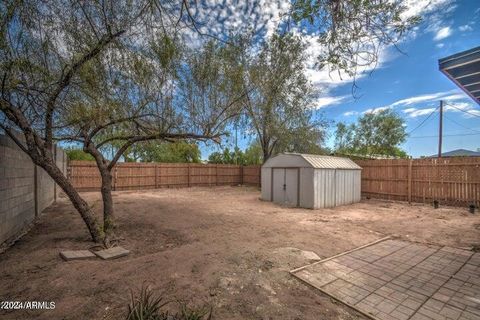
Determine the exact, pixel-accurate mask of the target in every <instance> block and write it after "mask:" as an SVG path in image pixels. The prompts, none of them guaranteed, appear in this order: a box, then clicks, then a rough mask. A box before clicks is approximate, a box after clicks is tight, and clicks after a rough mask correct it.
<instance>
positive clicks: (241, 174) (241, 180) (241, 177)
mask: <svg viewBox="0 0 480 320" xmlns="http://www.w3.org/2000/svg"><path fill="white" fill-rule="evenodd" d="M240 185H242V186H243V165H240Z"/></svg>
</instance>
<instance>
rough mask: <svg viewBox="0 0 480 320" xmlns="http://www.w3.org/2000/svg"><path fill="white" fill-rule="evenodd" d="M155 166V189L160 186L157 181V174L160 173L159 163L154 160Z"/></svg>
mask: <svg viewBox="0 0 480 320" xmlns="http://www.w3.org/2000/svg"><path fill="white" fill-rule="evenodd" d="M153 166H154V168H155V189H157V188H158V182H157V175H158V172H157V171H158V169H157V167H158V165H157V163H155V162H154V163H153Z"/></svg>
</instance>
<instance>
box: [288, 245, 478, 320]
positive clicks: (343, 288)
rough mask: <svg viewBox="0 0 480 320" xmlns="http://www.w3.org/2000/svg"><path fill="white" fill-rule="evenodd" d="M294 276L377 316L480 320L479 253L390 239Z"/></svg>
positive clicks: (384, 318) (399, 319)
mask: <svg viewBox="0 0 480 320" xmlns="http://www.w3.org/2000/svg"><path fill="white" fill-rule="evenodd" d="M292 274H293V275H294V276H296V277H298V278H299V279H301V280H303V281H305V282H306V283H308V284H310V285H312V286H313V287H315V288H317V289H319V290H321V291H322V292H324V293H326V294H328V295H330V296H332V297H334V298H336V299H338V300H340V301H341V302H343V303H345V304H347V305H349V306H351V307H353V308H355V309H357V310H358V311H360V312H362V313H364V314H365V315H368V316H370V317H371V318H374V319H381V320H407V319H412V320H431V319H435V320H437V319H438V320H447V319H454V320H457V319H480V253H474V252H472V251H467V250H461V249H455V248H451V247H439V246H433V245H424V244H418V243H411V242H406V241H400V240H392V239H389V240H385V241H382V242H379V243H376V244H373V245H371V246H367V247H364V248H361V249H359V250H354V251H352V252H349V253H346V254H344V255H339V256H337V257H334V258H332V259H325V260H322V261H319V262H316V263H313V264H311V265H308V266H306V267H304V268H300V269H297V270H293V271H292Z"/></svg>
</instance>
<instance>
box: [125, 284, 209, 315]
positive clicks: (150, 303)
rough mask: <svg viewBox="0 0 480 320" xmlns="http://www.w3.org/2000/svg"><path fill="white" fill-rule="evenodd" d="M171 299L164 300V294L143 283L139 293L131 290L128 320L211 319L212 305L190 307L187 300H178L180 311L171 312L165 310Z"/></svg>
mask: <svg viewBox="0 0 480 320" xmlns="http://www.w3.org/2000/svg"><path fill="white" fill-rule="evenodd" d="M169 303H171V301H169V300H164V299H163V297H162V295H159V296H157V295H155V293H154V291H153V290H152V289H151V288H150V286H147V285H145V284H143V285H142V287H141V289H140V293H139V295H138V296H137V295H135V294H134V292H133V290H132V291H131V298H130V303H129V305H128V314H127V317H126V319H127V320H211V319H212V307H211V306H210V307H209V306H200V307H197V306H194V307H190V306H189V305H188V304H187V303H186V302H183V301H177V303H178V310H179V311H178V312H177V313H176V314H169V312H168V310H163V309H164V308H165V307H166V306H167V305H168V304H169Z"/></svg>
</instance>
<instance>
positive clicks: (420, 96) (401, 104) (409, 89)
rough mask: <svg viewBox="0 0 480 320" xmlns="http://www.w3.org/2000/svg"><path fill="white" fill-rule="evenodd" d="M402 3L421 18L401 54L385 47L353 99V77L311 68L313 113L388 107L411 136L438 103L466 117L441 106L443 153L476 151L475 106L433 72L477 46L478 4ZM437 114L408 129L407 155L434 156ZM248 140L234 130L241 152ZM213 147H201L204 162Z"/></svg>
mask: <svg viewBox="0 0 480 320" xmlns="http://www.w3.org/2000/svg"><path fill="white" fill-rule="evenodd" d="M405 3H406V5H407V6H408V7H409V11H408V13H409V14H420V15H421V16H422V17H423V19H424V20H423V22H422V24H421V25H420V26H418V28H416V30H415V31H414V32H413V33H412V34H411V35H410V36H409V37H408V39H405V40H404V41H403V42H402V43H401V44H400V45H399V47H400V48H401V50H402V51H403V52H404V53H405V54H402V53H400V52H398V51H397V50H396V49H394V48H385V50H383V51H382V53H381V60H380V63H379V64H378V65H377V67H376V68H375V70H373V72H370V71H372V69H373V68H369V69H367V70H365V72H364V73H363V74H360V75H359V77H358V79H357V81H356V84H357V85H358V87H359V88H358V89H357V91H356V98H354V97H353V96H352V79H343V81H341V80H340V79H338V78H335V77H333V78H330V76H329V75H328V72H325V71H318V70H314V69H313V67H312V68H311V69H310V70H309V75H310V76H311V80H312V82H313V83H314V85H315V86H316V87H317V89H318V90H319V93H320V98H319V100H318V103H317V104H316V111H315V112H319V113H323V114H324V115H325V117H326V118H327V119H329V120H332V121H335V122H338V121H343V122H347V123H350V122H355V121H356V119H357V118H358V117H359V116H361V115H362V114H363V113H364V112H375V109H377V110H378V108H385V107H388V108H393V109H394V110H395V111H396V112H397V113H398V114H400V115H401V116H402V117H403V118H404V119H405V122H406V125H407V128H406V129H407V132H410V131H411V130H412V129H414V128H415V127H417V126H418V125H419V124H420V123H421V122H422V121H424V119H425V118H426V117H427V116H428V114H430V113H431V112H432V110H433V109H434V108H436V107H437V106H438V104H439V101H440V99H443V100H446V101H447V102H448V103H450V104H454V105H455V106H456V107H457V108H460V109H462V110H464V111H467V112H469V113H470V115H469V114H468V113H466V112H461V111H459V110H458V109H455V108H452V107H446V108H445V117H444V139H443V141H444V142H443V150H444V151H449V150H453V149H458V148H464V149H471V150H476V149H477V148H480V106H479V105H477V104H475V102H474V101H473V100H471V99H470V98H469V97H468V96H467V95H466V94H464V93H463V91H461V90H460V89H459V88H458V87H457V86H456V85H455V84H454V83H453V82H451V81H450V80H449V79H448V78H447V77H446V76H445V75H443V74H442V73H441V72H440V71H439V70H438V59H440V58H443V57H446V56H448V55H451V54H454V53H457V52H460V51H463V50H467V49H470V48H472V47H476V46H480V1H478V0H457V1H453V0H408V1H405ZM267 10H270V9H269V8H267ZM307 40H308V41H311V43H312V45H311V47H310V48H309V51H310V53H312V54H314V53H315V50H317V49H318V48H316V47H315V44H314V43H315V42H314V37H313V36H312V37H311V38H309V37H308V35H307ZM437 114H438V113H437V112H436V113H435V114H434V115H432V116H431V117H430V118H429V120H428V121H426V122H425V123H424V125H422V126H421V127H419V128H418V129H416V130H415V131H413V132H412V133H411V134H410V136H409V138H408V139H407V141H406V142H405V143H404V144H403V145H402V148H403V149H404V150H405V151H407V153H408V154H410V155H412V156H414V157H419V156H422V155H432V154H435V153H436V152H437V148H438V147H437V144H438V142H437V141H438V138H437V137H436V136H437V135H438V120H439V119H438V115H437ZM472 114H473V115H472ZM475 115H476V116H475ZM333 132H334V125H333V126H332V127H331V128H330V129H329V134H330V137H329V139H328V140H327V146H329V147H332V146H333ZM472 134H473V135H472ZM450 135H455V136H450ZM252 138H253V137H245V136H244V134H242V133H240V132H239V146H240V147H241V148H244V147H245V146H246V145H247V144H248V143H249V141H251V139H252ZM232 142H233V141H232V140H231V141H230V143H232ZM226 145H228V142H227V143H226ZM215 149H217V148H212V147H202V155H203V158H207V157H208V153H210V152H211V151H213V150H215Z"/></svg>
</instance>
